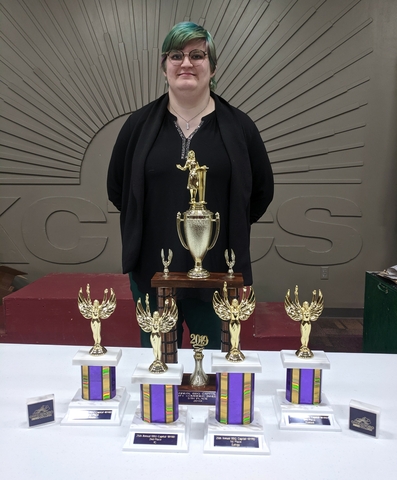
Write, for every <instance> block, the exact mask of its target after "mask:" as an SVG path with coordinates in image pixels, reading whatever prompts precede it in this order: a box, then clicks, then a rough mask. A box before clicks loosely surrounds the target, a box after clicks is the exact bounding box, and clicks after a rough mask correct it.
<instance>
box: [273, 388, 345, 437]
mask: <svg viewBox="0 0 397 480" xmlns="http://www.w3.org/2000/svg"><path fill="white" fill-rule="evenodd" d="M321 400H322V401H321V403H319V404H318V405H307V404H295V403H291V402H289V401H288V400H287V399H286V398H285V390H277V393H276V396H275V397H273V403H274V409H275V411H276V416H277V421H278V422H279V427H280V429H285V430H306V431H307V430H311V431H328V432H339V431H340V430H341V428H340V426H339V424H338V422H337V421H336V419H335V414H334V410H333V408H332V406H331V405H330V404H329V403H328V400H327V397H326V396H325V395H324V393H323V394H322V395H321Z"/></svg>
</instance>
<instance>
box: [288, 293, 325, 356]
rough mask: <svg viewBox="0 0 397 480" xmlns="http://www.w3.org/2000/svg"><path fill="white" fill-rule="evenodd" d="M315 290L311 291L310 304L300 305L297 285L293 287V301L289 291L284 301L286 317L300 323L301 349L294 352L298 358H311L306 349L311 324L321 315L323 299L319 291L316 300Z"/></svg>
mask: <svg viewBox="0 0 397 480" xmlns="http://www.w3.org/2000/svg"><path fill="white" fill-rule="evenodd" d="M316 295H317V293H316V290H313V296H312V302H311V304H310V305H309V302H303V304H302V305H301V304H300V302H299V297H298V285H296V287H295V300H294V301H292V300H291V297H290V291H289V290H288V292H287V295H286V296H285V300H284V307H285V311H286V312H287V314H288V316H289V317H290V318H291V319H292V320H294V321H295V322H301V325H300V330H301V347H300V348H299V350H297V351H296V352H295V355H296V356H297V357H299V358H311V357H313V352H312V351H311V350H310V348H309V347H308V344H309V336H310V331H311V329H312V325H311V322H315V321H316V320H317V319H318V317H319V316H320V315H321V313H322V311H323V308H324V297H323V294H322V293H321V290H320V289H319V290H318V298H316Z"/></svg>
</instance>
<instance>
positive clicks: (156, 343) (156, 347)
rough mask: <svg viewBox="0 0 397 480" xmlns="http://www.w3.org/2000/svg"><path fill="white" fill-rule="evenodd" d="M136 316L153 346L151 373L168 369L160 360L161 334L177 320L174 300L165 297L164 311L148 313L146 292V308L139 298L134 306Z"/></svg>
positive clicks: (168, 329) (169, 328)
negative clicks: (148, 334) (161, 312)
mask: <svg viewBox="0 0 397 480" xmlns="http://www.w3.org/2000/svg"><path fill="white" fill-rule="evenodd" d="M136 318H137V320H138V324H139V326H140V327H141V328H142V330H143V331H144V332H146V333H150V343H151V345H152V348H153V353H154V358H155V360H154V362H153V363H152V364H151V365H150V367H149V372H151V373H163V372H166V371H167V370H168V367H167V365H166V364H165V363H164V362H162V361H161V334H162V333H168V332H169V331H170V330H171V329H172V328H173V327H174V325H175V324H176V322H177V320H178V308H177V306H176V303H175V300H174V299H173V298H172V299H171V302H170V300H169V299H167V300H166V301H165V302H164V311H163V314H162V315H161V316H160V314H159V312H158V311H155V312H153V316H152V314H151V313H150V306H149V295H148V294H146V310H144V308H143V306H142V302H141V299H140V298H139V299H138V302H137V306H136Z"/></svg>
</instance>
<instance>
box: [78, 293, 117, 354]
mask: <svg viewBox="0 0 397 480" xmlns="http://www.w3.org/2000/svg"><path fill="white" fill-rule="evenodd" d="M86 291H87V298H85V297H84V296H83V289H82V288H80V290H79V295H78V300H77V303H78V305H79V310H80V313H81V314H82V315H83V317H84V318H88V319H89V320H91V330H92V334H93V337H94V346H93V347H92V348H91V350H90V351H89V353H90V355H104V354H105V353H106V352H107V350H106V348H105V347H102V345H101V320H104V319H105V318H109V317H110V315H111V314H112V313H113V312H114V311H115V309H116V295H115V293H114V291H113V289H112V288H111V289H110V296H109V298H108V289H107V288H106V289H105V290H104V292H103V300H102V303H99V301H98V300H94V301H92V300H91V296H90V285H89V284H87V290H86Z"/></svg>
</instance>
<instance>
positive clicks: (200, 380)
mask: <svg viewBox="0 0 397 480" xmlns="http://www.w3.org/2000/svg"><path fill="white" fill-rule="evenodd" d="M190 344H191V346H192V347H193V350H194V361H195V365H194V372H193V373H192V374H191V375H190V385H192V386H193V387H203V386H205V385H207V384H208V375H207V374H206V373H205V372H204V369H203V358H204V355H203V350H204V347H206V346H207V345H208V337H207V335H196V334H195V333H192V334H190Z"/></svg>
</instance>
